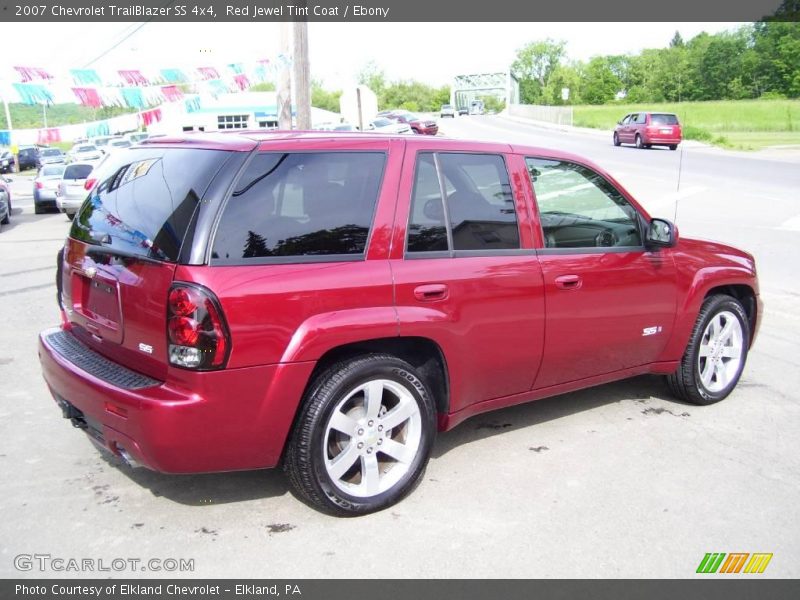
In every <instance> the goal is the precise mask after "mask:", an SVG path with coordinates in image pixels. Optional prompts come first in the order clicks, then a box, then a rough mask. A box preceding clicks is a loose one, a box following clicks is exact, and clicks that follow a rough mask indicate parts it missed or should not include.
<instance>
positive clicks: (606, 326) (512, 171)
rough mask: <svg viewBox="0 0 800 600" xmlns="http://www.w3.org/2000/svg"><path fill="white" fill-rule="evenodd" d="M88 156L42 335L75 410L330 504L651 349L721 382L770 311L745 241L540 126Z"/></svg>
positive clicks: (380, 500) (309, 136) (655, 361)
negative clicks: (457, 430) (492, 413)
mask: <svg viewBox="0 0 800 600" xmlns="http://www.w3.org/2000/svg"><path fill="white" fill-rule="evenodd" d="M97 178H98V183H97V184H96V185H95V186H94V188H93V189H92V190H91V192H89V194H88V197H87V198H86V201H85V202H84V204H83V206H82V208H81V209H80V211H79V212H78V214H77V215H76V218H75V220H74V222H73V225H72V228H71V230H70V233H69V237H68V238H67V240H66V245H65V246H64V249H63V251H62V252H61V253H60V256H59V263H58V277H57V283H58V293H59V301H60V304H61V309H62V323H61V324H60V326H59V327H56V328H53V329H50V330H47V331H44V332H42V333H41V335H40V338H39V356H40V360H41V364H42V369H43V374H44V378H45V380H46V381H47V384H48V386H49V388H50V390H51V392H52V394H53V396H54V398H55V400H56V402H57V403H58V405H59V406H60V408H61V410H62V411H63V414H64V416H65V417H67V418H68V419H70V420H71V422H72V424H73V425H74V426H76V427H78V428H80V429H82V430H83V431H85V432H86V434H88V436H89V437H90V438H91V439H92V440H93V441H95V442H96V443H97V445H98V446H99V447H101V448H102V449H104V450H106V451H109V452H111V453H113V454H115V455H116V456H118V457H120V458H121V459H123V460H124V461H126V462H128V463H130V464H139V465H143V466H146V467H148V468H150V469H154V470H157V471H161V472H164V473H197V472H209V471H229V470H236V469H260V468H270V467H276V466H278V465H282V466H283V468H284V469H285V471H286V473H287V474H288V477H289V479H290V481H291V483H292V484H293V485H294V487H295V488H296V489H297V491H298V493H299V494H300V495H302V497H304V498H306V499H307V500H308V501H309V502H311V503H312V504H314V505H316V506H317V507H319V508H320V509H321V510H324V511H328V512H332V513H336V514H345V515H347V514H361V513H365V512H370V511H374V510H379V509H382V508H385V507H387V506H389V505H391V504H392V503H394V502H396V501H398V500H399V499H400V498H402V497H403V496H404V495H405V494H407V493H408V492H409V491H410V490H411V489H413V488H414V486H415V484H416V483H417V482H418V481H419V480H420V477H421V475H422V473H423V471H424V469H425V465H426V464H427V462H428V458H429V456H430V452H431V448H432V446H433V443H434V439H435V437H436V432H437V431H444V430H448V429H450V428H452V427H454V426H456V425H457V424H458V423H460V422H461V421H463V420H464V419H467V418H468V417H471V416H473V415H476V414H479V413H483V412H485V411H489V410H493V409H496V408H502V407H506V406H510V405H514V404H519V403H522V402H529V401H531V400H537V399H539V398H544V397H547V396H553V395H556V394H561V393H564V392H568V391H571V390H577V389H580V388H586V387H589V386H594V385H598V384H601V383H605V382H609V381H614V380H618V379H622V378H626V377H631V376H634V375H640V374H643V373H659V374H663V375H666V376H667V379H668V381H669V383H670V386H671V388H672V390H673V391H674V393H675V394H676V395H677V396H678V397H680V398H682V399H684V400H687V401H690V402H694V403H697V404H710V403H712V402H716V401H719V400H721V399H723V398H725V397H726V396H727V395H728V394H729V393H730V392H731V391H732V390H733V388H734V386H735V385H736V383H737V381H738V379H739V376H740V374H741V372H742V369H743V368H744V364H745V360H746V358H747V353H748V350H749V348H750V347H751V345H752V343H753V339H754V337H755V334H756V330H757V327H758V325H759V323H760V311H761V302H760V300H759V290H758V281H757V278H756V270H755V264H754V261H753V257H752V256H750V255H749V254H747V253H746V252H743V251H741V250H737V249H735V248H732V247H730V246H725V245H722V244H717V243H711V242H701V241H697V240H692V239H679V238H678V234H677V230H676V229H675V227H674V226H673V225H672V224H671V223H670V222H668V221H665V220H661V219H653V218H651V217H650V216H649V215H648V214H647V212H646V211H645V210H644V209H643V208H642V207H641V206H640V205H639V204H637V202H636V201H635V200H634V199H633V198H632V197H631V196H630V194H628V192H626V191H625V189H624V188H623V187H622V186H621V185H620V184H619V183H617V182H616V181H615V180H614V179H613V178H612V177H610V176H609V175H608V174H607V173H606V172H605V171H603V170H602V169H600V168H598V167H597V166H595V165H593V164H592V163H590V162H588V161H586V160H584V159H582V158H579V157H577V156H573V155H569V154H564V153H561V152H556V151H552V150H544V149H541V148H531V147H523V146H510V145H507V144H490V143H478V142H468V141H455V140H444V139H441V138H430V137H427V136H426V137H422V136H417V137H413V138H409V137H405V136H382V135H379V134H377V135H376V134H359V133H345V134H337V135H332V134H331V133H330V132H317V133H297V132H293V133H286V134H283V133H269V134H268V133H259V132H252V133H251V132H236V133H230V134H203V135H196V136H190V137H186V138H174V139H170V138H153V139H150V140H147V141H146V142H144V143H142V144H141V145H139V146H137V147H135V148H130V149H121V150H119V151H118V152H115V153H113V154H112V155H111V157H110V158H109V160H107V161H106V162H105V163H104V164H103V165H102V166H101V167H100V169H99V171H98V174H97Z"/></svg>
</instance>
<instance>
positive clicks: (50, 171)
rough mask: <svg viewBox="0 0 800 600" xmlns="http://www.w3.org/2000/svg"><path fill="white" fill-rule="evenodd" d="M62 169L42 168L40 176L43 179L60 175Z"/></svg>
mask: <svg viewBox="0 0 800 600" xmlns="http://www.w3.org/2000/svg"><path fill="white" fill-rule="evenodd" d="M64 170H65V168H64V167H44V168H43V169H42V175H43V176H44V177H52V176H53V175H61V174H62V173H63V172H64Z"/></svg>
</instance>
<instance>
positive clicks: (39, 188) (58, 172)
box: [33, 165, 67, 215]
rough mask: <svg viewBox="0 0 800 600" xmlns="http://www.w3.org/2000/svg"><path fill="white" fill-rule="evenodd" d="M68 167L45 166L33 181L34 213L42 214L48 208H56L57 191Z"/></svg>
mask: <svg viewBox="0 0 800 600" xmlns="http://www.w3.org/2000/svg"><path fill="white" fill-rule="evenodd" d="M66 168H67V166H66V165H45V166H44V167H42V168H41V169H39V172H38V173H37V174H36V179H34V180H33V212H35V213H36V214H37V215H40V214H42V213H43V212H44V211H45V209H47V208H56V191H57V190H58V184H59V183H60V182H61V177H62V176H63V175H64V170H65V169H66Z"/></svg>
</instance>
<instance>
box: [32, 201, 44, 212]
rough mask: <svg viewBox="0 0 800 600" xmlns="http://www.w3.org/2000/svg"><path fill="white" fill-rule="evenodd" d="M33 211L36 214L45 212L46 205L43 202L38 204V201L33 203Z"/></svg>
mask: <svg viewBox="0 0 800 600" xmlns="http://www.w3.org/2000/svg"><path fill="white" fill-rule="evenodd" d="M33 212H34V214H37V215H41V214H43V213H44V206H42V205H41V204H37V203H36V202H34V203H33Z"/></svg>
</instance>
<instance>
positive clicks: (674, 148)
mask: <svg viewBox="0 0 800 600" xmlns="http://www.w3.org/2000/svg"><path fill="white" fill-rule="evenodd" d="M669 149H670V150H677V149H678V144H670V145H669Z"/></svg>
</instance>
